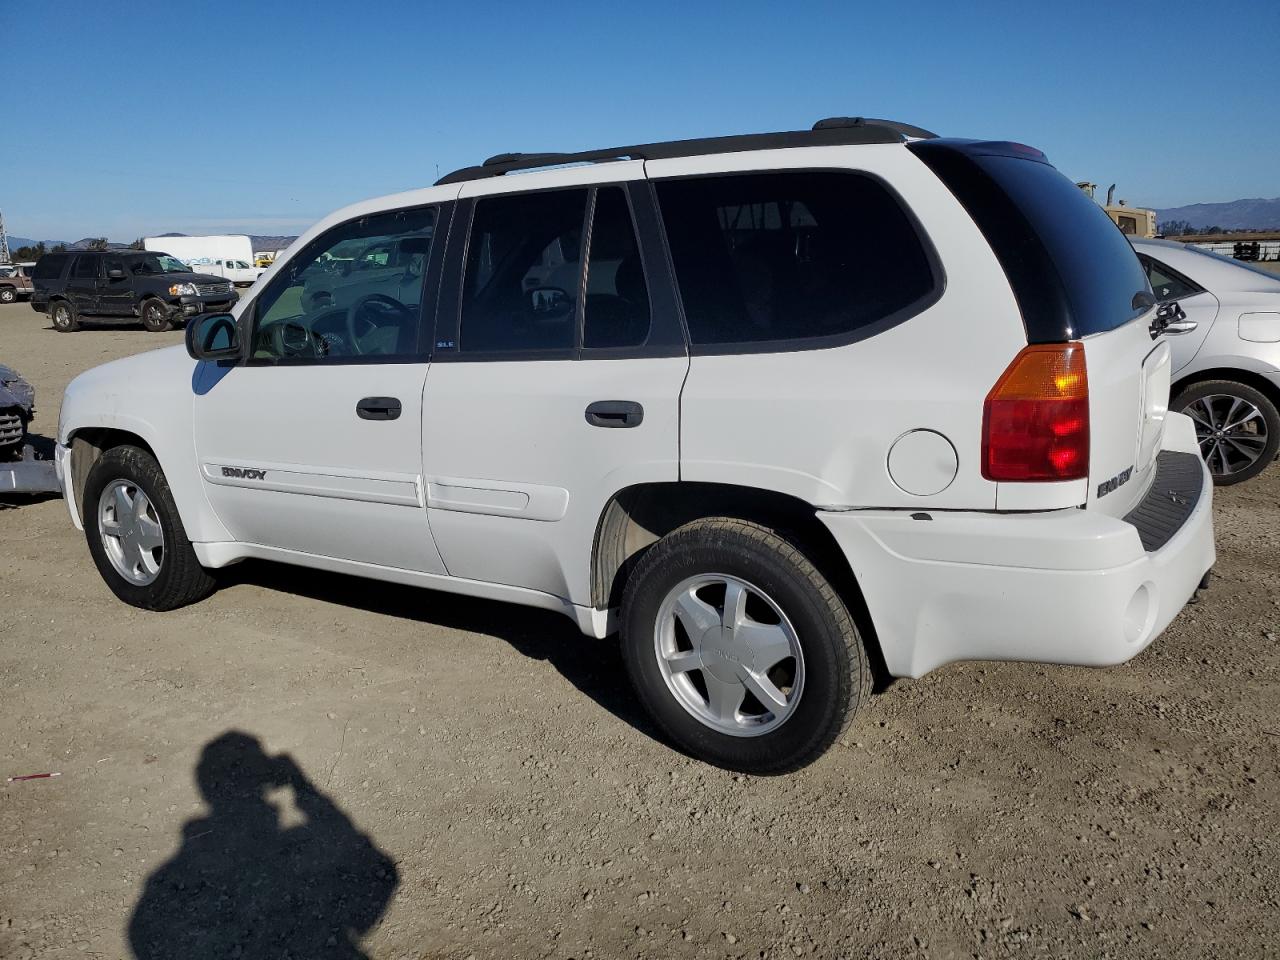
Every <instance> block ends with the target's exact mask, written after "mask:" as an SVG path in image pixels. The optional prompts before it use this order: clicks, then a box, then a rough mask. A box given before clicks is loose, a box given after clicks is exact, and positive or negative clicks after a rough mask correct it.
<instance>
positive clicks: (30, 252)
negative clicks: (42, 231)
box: [10, 247, 40, 261]
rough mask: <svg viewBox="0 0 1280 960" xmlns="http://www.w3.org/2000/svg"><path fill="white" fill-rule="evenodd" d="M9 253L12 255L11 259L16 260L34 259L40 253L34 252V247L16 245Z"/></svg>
mask: <svg viewBox="0 0 1280 960" xmlns="http://www.w3.org/2000/svg"><path fill="white" fill-rule="evenodd" d="M10 253H11V254H12V256H13V259H15V260H18V261H22V260H36V259H38V258H39V256H40V254H38V253H37V252H36V248H35V247H17V248H16V249H14V250H12V251H10Z"/></svg>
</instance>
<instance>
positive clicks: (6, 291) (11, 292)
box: [0, 287, 18, 303]
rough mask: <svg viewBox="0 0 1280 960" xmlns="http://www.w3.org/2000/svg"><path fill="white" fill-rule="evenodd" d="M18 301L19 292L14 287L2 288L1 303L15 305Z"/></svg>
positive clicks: (0, 292) (0, 293)
mask: <svg viewBox="0 0 1280 960" xmlns="http://www.w3.org/2000/svg"><path fill="white" fill-rule="evenodd" d="M17 299H18V291H17V290H15V289H13V287H0V303H13V302H14V301H15V300H17Z"/></svg>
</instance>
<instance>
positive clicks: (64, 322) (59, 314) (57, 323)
mask: <svg viewBox="0 0 1280 960" xmlns="http://www.w3.org/2000/svg"><path fill="white" fill-rule="evenodd" d="M49 316H50V319H51V320H52V322H53V329H55V330H57V331H58V332H59V333H72V332H74V331H76V330H79V329H80V318H79V317H78V316H77V315H76V308H75V306H74V305H73V304H72V303H70V302H69V301H67V300H58V301H55V302H54V304H53V305H52V306H51V307H50V308H49Z"/></svg>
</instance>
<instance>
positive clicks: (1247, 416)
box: [1170, 380, 1280, 487]
mask: <svg viewBox="0 0 1280 960" xmlns="http://www.w3.org/2000/svg"><path fill="white" fill-rule="evenodd" d="M1170 406H1171V407H1172V408H1173V409H1174V410H1178V411H1180V412H1181V413H1185V414H1186V415H1187V416H1189V417H1190V418H1191V419H1192V421H1193V422H1194V423H1195V426H1196V439H1197V440H1199V441H1200V455H1201V456H1203V457H1204V461H1205V464H1206V465H1207V466H1208V467H1209V472H1210V473H1211V474H1213V482H1214V484H1215V485H1217V486H1223V487H1225V486H1230V485H1231V484H1233V483H1242V482H1243V481H1245V480H1249V479H1252V478H1253V477H1256V476H1257V475H1258V474H1260V473H1261V472H1262V471H1263V470H1265V469H1266V468H1267V466H1268V464H1270V463H1271V461H1272V460H1274V459H1275V458H1276V450H1277V447H1280V412H1277V411H1276V406H1275V404H1274V403H1272V402H1271V400H1270V399H1269V398H1268V397H1267V396H1266V394H1264V393H1262V391H1260V390H1258V389H1256V388H1255V387H1251V386H1249V384H1247V383H1239V382H1238V381H1235V380H1209V381H1206V382H1204V383H1196V384H1193V385H1191V386H1190V387H1188V388H1187V389H1185V390H1183V391H1182V392H1181V393H1180V394H1178V397H1177V399H1176V400H1174V401H1173V403H1171V404H1170Z"/></svg>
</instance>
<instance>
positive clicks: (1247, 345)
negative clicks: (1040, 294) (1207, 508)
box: [1131, 238, 1280, 485]
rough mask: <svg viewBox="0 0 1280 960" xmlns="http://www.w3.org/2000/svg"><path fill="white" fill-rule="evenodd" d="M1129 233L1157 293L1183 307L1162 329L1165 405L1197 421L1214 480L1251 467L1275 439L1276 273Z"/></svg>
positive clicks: (1265, 457)
mask: <svg viewBox="0 0 1280 960" xmlns="http://www.w3.org/2000/svg"><path fill="white" fill-rule="evenodd" d="M1131 240H1132V243H1133V247H1134V249H1135V250H1136V251H1137V253H1138V259H1139V260H1141V261H1142V265H1143V267H1144V268H1145V269H1146V271H1147V277H1148V278H1149V279H1150V281H1151V289H1152V290H1153V291H1155V295H1156V299H1157V300H1159V301H1160V302H1161V303H1170V302H1176V303H1177V304H1178V305H1179V306H1180V307H1181V308H1182V311H1183V312H1184V313H1185V314H1186V316H1185V317H1183V318H1180V319H1177V320H1175V321H1174V322H1173V323H1171V324H1169V326H1168V327H1167V328H1166V329H1165V336H1167V337H1168V338H1169V346H1170V347H1171V348H1172V354H1173V385H1172V388H1171V390H1170V394H1169V395H1170V397H1171V400H1170V404H1169V406H1170V408H1171V409H1173V410H1178V411H1181V412H1182V413H1185V414H1187V415H1188V416H1190V417H1191V418H1192V420H1194V421H1195V424H1196V433H1197V435H1198V437H1199V440H1200V452H1201V454H1203V456H1204V458H1205V461H1206V462H1207V463H1208V465H1209V471H1210V472H1211V473H1212V474H1213V479H1214V482H1215V483H1217V484H1220V485H1224V484H1231V483H1239V482H1240V481H1242V480H1248V479H1250V478H1251V477H1255V476H1257V475H1258V474H1259V473H1261V472H1262V471H1263V470H1265V469H1266V468H1267V466H1268V465H1269V464H1270V463H1271V462H1272V461H1273V460H1274V459H1275V458H1276V451H1277V447H1280V412H1277V411H1278V408H1280V275H1277V274H1273V273H1269V272H1267V271H1265V270H1263V269H1261V268H1259V267H1254V266H1250V265H1248V264H1244V263H1240V262H1239V261H1237V260H1230V259H1228V258H1226V257H1222V256H1219V255H1218V254H1216V253H1208V252H1206V251H1204V250H1199V249H1197V248H1196V247H1193V246H1189V245H1187V244H1183V243H1176V242H1174V241H1172V240H1139V239H1136V238H1131Z"/></svg>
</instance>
